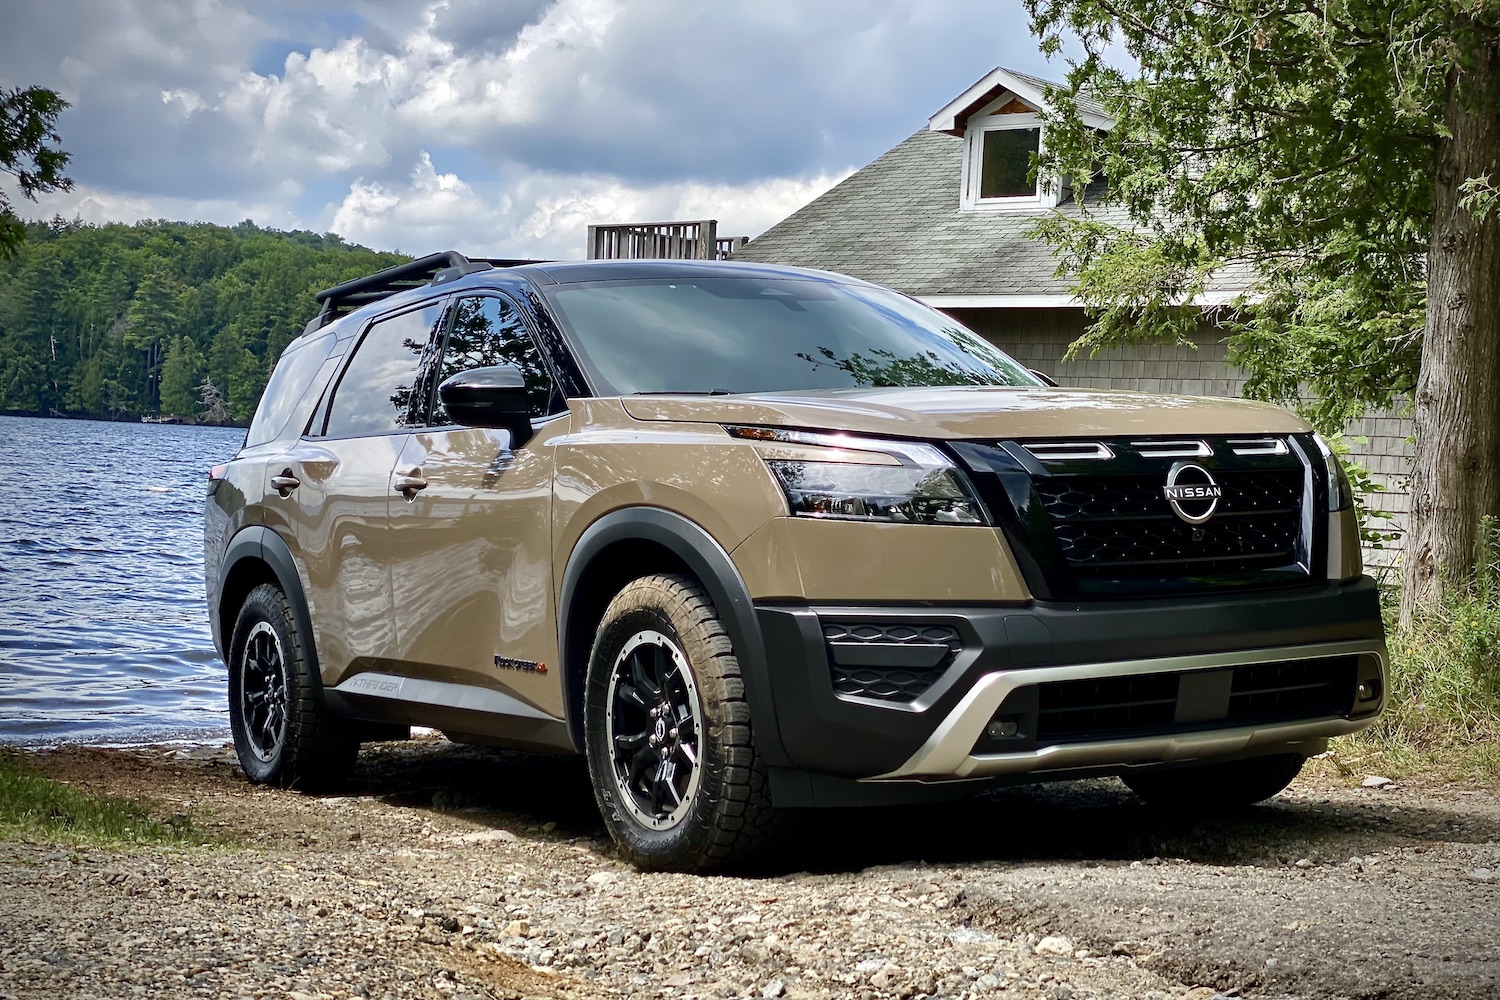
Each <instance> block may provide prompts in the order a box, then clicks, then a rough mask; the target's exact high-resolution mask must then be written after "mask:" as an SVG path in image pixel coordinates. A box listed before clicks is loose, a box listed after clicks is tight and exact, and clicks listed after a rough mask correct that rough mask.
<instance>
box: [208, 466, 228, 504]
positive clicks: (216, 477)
mask: <svg viewBox="0 0 1500 1000" xmlns="http://www.w3.org/2000/svg"><path fill="white" fill-rule="evenodd" d="M227 475H229V463H228V462H224V463H222V464H220V465H216V466H214V467H213V468H212V469H209V470H208V495H209V496H213V495H214V491H215V490H217V489H218V488H219V484H220V483H222V482H223V481H224V477H225V476H227Z"/></svg>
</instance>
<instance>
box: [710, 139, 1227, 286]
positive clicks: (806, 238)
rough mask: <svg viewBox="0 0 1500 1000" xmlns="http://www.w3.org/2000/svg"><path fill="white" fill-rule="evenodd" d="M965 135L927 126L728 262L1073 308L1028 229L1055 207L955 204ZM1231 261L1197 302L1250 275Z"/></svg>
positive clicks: (1117, 216) (1063, 281) (1112, 212)
mask: <svg viewBox="0 0 1500 1000" xmlns="http://www.w3.org/2000/svg"><path fill="white" fill-rule="evenodd" d="M963 150H964V141H963V139H961V138H955V137H953V136H951V135H948V134H946V133H943V132H935V131H932V130H930V129H927V128H924V129H922V130H921V131H920V132H918V133H916V134H915V135H913V136H911V137H910V138H909V139H907V140H906V141H904V142H902V143H901V144H900V145H898V146H896V148H894V149H892V150H890V151H889V152H887V153H885V154H884V155H883V156H881V157H880V158H879V159H877V160H876V161H875V162H874V163H871V164H870V165H869V166H867V167H865V168H864V169H862V170H858V171H856V172H855V173H853V174H851V175H850V176H849V177H847V178H846V179H845V180H844V181H842V182H841V183H839V184H837V185H835V186H834V187H833V188H831V189H830V190H828V191H827V192H825V193H824V194H823V195H821V196H820V197H818V198H816V199H814V200H813V201H812V202H811V203H809V204H807V205H805V206H803V207H802V208H801V209H799V210H797V211H796V212H793V213H792V214H791V215H790V216H788V217H787V218H785V219H783V220H782V221H781V222H779V223H777V224H776V225H774V226H772V227H771V228H770V229H768V230H766V232H764V233H763V234H761V235H760V236H757V237H756V238H755V239H753V240H751V241H750V242H749V243H747V244H745V245H744V246H743V247H741V248H740V249H738V250H736V251H735V253H734V259H735V260H745V261H766V262H771V263H779V264H794V265H797V266H800V267H814V268H823V269H825V270H830V271H839V272H842V273H844V274H848V275H852V276H853V277H856V278H862V279H864V280H866V281H873V282H875V283H877V284H881V285H887V286H889V287H891V288H895V289H899V290H900V291H903V292H906V293H908V294H910V295H914V296H916V297H917V298H919V299H921V300H923V301H924V302H926V303H928V304H929V305H934V306H939V307H943V308H966V307H975V308H980V307H1001V308H1004V307H1010V308H1016V307H1033V306H1034V307H1063V306H1070V305H1072V306H1076V305H1077V304H1078V303H1077V300H1076V299H1074V298H1073V296H1072V293H1071V292H1070V291H1069V287H1070V284H1071V282H1070V280H1069V279H1067V278H1060V277H1057V276H1056V274H1055V271H1056V270H1057V257H1056V255H1055V254H1054V253H1053V252H1052V250H1051V248H1050V247H1048V246H1047V245H1046V244H1045V243H1043V242H1042V241H1040V240H1036V239H1032V238H1030V237H1029V236H1027V235H1026V232H1027V230H1028V229H1029V228H1030V227H1031V225H1032V224H1033V223H1034V222H1035V221H1036V220H1037V218H1039V217H1040V216H1041V215H1042V214H1044V213H1045V212H1059V213H1062V214H1064V215H1078V214H1080V213H1081V211H1082V210H1081V209H1080V207H1079V205H1078V204H1077V203H1076V202H1074V201H1072V200H1069V201H1067V202H1065V203H1063V204H1061V205H1059V206H1058V207H1057V208H1055V209H1046V210H1043V209H1037V210H1035V211H1011V212H965V211H961V210H960V208H959V185H960V183H961V175H962V161H963ZM1085 204H1086V205H1087V207H1088V210H1089V214H1090V217H1091V218H1095V219H1099V220H1100V221H1105V222H1113V223H1116V224H1118V225H1121V226H1128V225H1129V224H1130V223H1129V218H1128V216H1127V215H1126V213H1125V211H1124V209H1121V208H1115V207H1106V206H1103V205H1099V204H1098V203H1097V202H1096V201H1094V199H1093V198H1092V197H1088V198H1086V199H1085ZM1245 278H1246V276H1245V275H1244V274H1243V273H1242V272H1241V271H1240V270H1238V269H1236V270H1235V271H1234V272H1232V273H1231V272H1229V271H1226V272H1224V273H1223V274H1221V275H1220V279H1221V280H1220V282H1219V283H1218V284H1217V285H1216V287H1215V288H1214V290H1213V291H1212V292H1211V294H1209V295H1205V296H1203V297H1202V299H1200V300H1198V301H1197V303H1196V304H1199V305H1212V304H1222V303H1224V302H1227V301H1229V300H1230V299H1231V298H1233V297H1234V295H1235V294H1237V293H1238V292H1239V291H1241V290H1242V289H1243V288H1244V286H1245V284H1247V281H1246V280H1245Z"/></svg>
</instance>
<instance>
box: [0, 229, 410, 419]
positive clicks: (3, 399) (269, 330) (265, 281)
mask: <svg viewBox="0 0 1500 1000" xmlns="http://www.w3.org/2000/svg"><path fill="white" fill-rule="evenodd" d="M26 235H27V241H26V242H25V243H24V244H23V245H22V246H21V247H20V248H19V251H18V252H17V254H16V255H15V256H14V257H12V258H11V259H9V260H0V411H11V412H25V413H40V414H48V413H65V414H72V415H78V416H90V417H108V418H112V419H133V418H137V417H139V416H140V415H142V414H150V413H157V412H162V413H168V414H172V415H173V416H177V417H180V418H184V419H203V420H209V421H212V422H223V421H226V420H234V421H238V422H242V423H243V422H246V421H248V420H249V419H250V417H251V415H252V414H253V413H254V410H255V405H256V402H257V401H258V399H259V396H260V392H261V390H262V388H263V387H264V386H265V383H266V379H267V377H268V376H269V374H270V369H271V366H272V365H273V364H274V363H275V360H276V358H277V357H278V356H279V355H280V353H281V350H282V348H284V347H285V346H286V345H287V344H288V343H289V342H290V341H291V340H292V338H293V337H295V336H297V334H299V333H300V332H301V331H302V328H303V327H304V326H305V325H306V324H307V321H308V320H309V319H311V318H312V317H313V315H314V314H315V313H316V311H317V308H318V305H317V302H316V300H315V299H314V296H315V294H316V293H317V292H318V291H319V290H321V289H323V288H327V287H329V286H330V285H335V284H338V283H339V282H341V281H346V280H348V279H349V278H353V277H358V276H360V275H364V274H369V273H370V272H372V271H376V270H379V269H380V268H383V267H389V266H390V265H391V264H394V263H398V262H400V261H402V260H405V259H406V258H404V257H400V256H398V255H395V254H382V253H376V252H374V251H372V250H368V249H365V248H364V247H358V246H353V245H351V244H348V243H345V242H344V241H342V240H341V239H339V238H338V237H337V236H332V235H329V236H318V235H316V234H314V233H302V232H295V233H285V232H278V231H276V230H269V229H261V228H259V227H257V226H255V225H254V224H253V223H249V222H244V223H241V224H240V225H238V226H235V227H234V228H232V229H226V228H224V227H222V226H211V225H206V224H198V223H175V222H142V223H139V224H136V225H133V226H125V225H107V226H91V225H84V224H83V223H80V222H65V221H63V220H61V219H54V220H52V222H51V223H48V224H46V225H42V224H35V223H33V224H30V225H28V226H27V227H26ZM205 381H206V382H207V383H208V385H210V386H211V387H212V388H213V392H212V393H208V394H206V393H205V389H204V383H205Z"/></svg>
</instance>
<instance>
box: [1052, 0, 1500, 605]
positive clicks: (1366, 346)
mask: <svg viewBox="0 0 1500 1000" xmlns="http://www.w3.org/2000/svg"><path fill="white" fill-rule="evenodd" d="M1026 3H1027V7H1028V9H1029V10H1030V12H1031V15H1032V18H1033V30H1034V31H1035V32H1036V33H1037V34H1038V35H1040V36H1041V38H1042V39H1043V47H1044V50H1045V51H1047V52H1049V53H1056V52H1059V51H1061V48H1062V44H1063V40H1064V39H1065V38H1074V39H1077V40H1078V41H1080V42H1081V44H1082V49H1083V58H1082V59H1081V60H1079V61H1078V62H1077V63H1076V64H1075V65H1074V67H1073V69H1072V70H1071V72H1070V73H1069V74H1068V82H1067V86H1066V87H1064V88H1062V89H1061V90H1060V91H1059V92H1058V93H1056V94H1054V95H1053V101H1052V105H1053V108H1052V111H1051V112H1050V114H1049V116H1048V121H1049V125H1048V130H1047V142H1046V149H1045V151H1044V155H1043V156H1042V163H1041V167H1042V169H1045V170H1047V171H1048V173H1049V174H1054V173H1055V175H1056V176H1061V177H1070V178H1073V179H1074V180H1075V185H1076V186H1075V190H1077V189H1078V187H1081V186H1082V185H1077V183H1076V182H1077V181H1078V179H1084V178H1092V177H1095V176H1098V175H1099V174H1101V173H1102V174H1103V175H1105V176H1107V177H1108V179H1109V188H1108V193H1107V195H1106V196H1105V198H1106V200H1107V201H1108V202H1110V203H1113V204H1114V205H1115V206H1118V207H1119V208H1121V209H1123V210H1124V212H1125V214H1126V215H1127V216H1128V219H1127V221H1126V222H1125V223H1124V224H1122V225H1111V224H1109V223H1108V221H1107V220H1106V219H1104V218H1102V217H1100V216H1098V215H1093V216H1085V217H1083V218H1077V217H1074V218H1071V219H1070V218H1067V217H1064V216H1061V215H1054V216H1052V217H1049V218H1047V219H1045V220H1044V221H1043V222H1042V223H1041V224H1039V225H1038V226H1037V227H1036V232H1038V233H1040V234H1042V235H1043V236H1045V237H1046V238H1047V239H1049V240H1051V241H1052V242H1053V243H1054V244H1055V245H1056V247H1057V248H1058V250H1059V252H1060V256H1061V258H1062V264H1063V268H1064V269H1065V270H1067V271H1071V272H1072V273H1074V274H1075V275H1076V277H1077V290H1078V293H1079V295H1080V297H1081V298H1082V299H1083V301H1084V302H1085V303H1086V304H1087V305H1089V306H1090V307H1092V308H1093V309H1094V310H1095V311H1096V313H1097V315H1098V322H1097V324H1096V326H1095V327H1094V329H1093V331H1092V332H1091V333H1090V335H1089V336H1088V337H1086V338H1085V340H1084V341H1083V342H1082V343H1081V345H1080V346H1082V347H1084V348H1089V347H1097V346H1101V345H1107V344H1110V343H1117V342H1125V341H1132V340H1138V339H1142V338H1148V337H1160V336H1166V337H1169V338H1173V337H1175V338H1183V337H1184V336H1185V334H1186V331H1187V330H1189V329H1190V328H1191V327H1192V326H1194V325H1196V324H1197V323H1198V322H1199V320H1200V316H1199V314H1198V312H1197V311H1196V310H1187V309H1183V308H1182V307H1181V306H1180V305H1179V303H1181V302H1183V301H1185V300H1188V299H1191V298H1192V297H1193V296H1194V295H1195V294H1197V293H1198V292H1201V291H1202V290H1203V289H1204V288H1205V287H1206V286H1207V283H1208V281H1209V279H1210V276H1211V275H1213V274H1214V273H1215V272H1218V271H1220V270H1222V269H1223V268H1224V267H1225V266H1226V265H1231V264H1235V265H1244V266H1246V267H1247V269H1249V270H1250V271H1251V272H1252V273H1254V274H1255V275H1256V276H1257V279H1256V280H1257V287H1256V289H1255V294H1254V295H1253V296H1252V301H1250V302H1248V303H1247V304H1246V305H1245V307H1244V308H1242V309H1240V310H1238V311H1236V312H1233V313H1231V314H1230V316H1229V317H1228V322H1227V323H1226V324H1225V329H1226V333H1229V334H1230V335H1231V338H1230V343H1229V346H1230V360H1231V361H1233V362H1235V363H1238V364H1241V365H1243V366H1245V367H1246V368H1247V369H1248V371H1249V375H1250V383H1249V386H1248V387H1247V391H1248V392H1250V393H1252V394H1256V395H1260V396H1262V397H1265V398H1273V399H1281V400H1286V401H1291V402H1299V401H1300V398H1301V396H1302V395H1303V394H1304V392H1306V391H1308V390H1311V392H1312V393H1313V394H1314V395H1315V396H1316V397H1317V402H1316V403H1315V404H1313V405H1312V406H1310V407H1309V408H1308V412H1309V414H1310V416H1311V417H1312V418H1313V419H1314V421H1315V422H1317V423H1319V424H1320V425H1322V426H1323V427H1324V428H1325V429H1332V428H1334V427H1337V426H1340V425H1342V423H1343V422H1344V421H1345V420H1347V419H1348V418H1349V417H1351V416H1354V415H1357V414H1358V413H1360V412H1362V411H1363V409H1364V408H1365V407H1366V406H1370V405H1382V406H1383V405H1388V404H1390V403H1391V402H1393V401H1394V400H1396V399H1398V398H1402V397H1405V398H1407V399H1409V400H1410V402H1411V405H1412V407H1413V410H1414V417H1415V423H1416V460H1415V464H1414V468H1413V477H1412V482H1411V497H1412V522H1411V531H1410V533H1409V534H1408V536H1407V542H1406V557H1405V560H1404V573H1405V576H1404V585H1403V587H1402V614H1403V617H1409V616H1410V615H1411V614H1412V613H1413V612H1414V611H1415V610H1418V609H1430V608H1433V607H1435V606H1436V605H1437V604H1438V602H1439V600H1440V597H1441V590H1442V585H1444V584H1445V583H1453V584H1458V585H1463V584H1464V582H1465V581H1468V580H1471V579H1473V577H1474V572H1473V571H1474V568H1475V559H1476V554H1477V553H1478V552H1479V546H1478V545H1477V543H1478V542H1479V541H1480V535H1481V532H1482V531H1483V525H1484V523H1486V518H1494V517H1500V280H1497V279H1500V0H1359V2H1355V0H1327V2H1323V3H1318V4H1307V3H1304V2H1301V0H1225V2H1214V3H1187V4H1185V3H1181V2H1178V0H1026ZM1111 47H1117V50H1118V49H1123V51H1124V52H1125V53H1126V54H1127V55H1128V56H1129V57H1130V58H1131V59H1132V60H1133V61H1134V63H1135V64H1136V66H1138V67H1139V71H1138V72H1136V71H1132V72H1130V73H1125V72H1122V71H1120V70H1118V69H1115V68H1112V67H1111V66H1109V65H1108V64H1107V63H1106V62H1105V61H1104V58H1103V57H1104V55H1105V53H1106V52H1107V51H1108V50H1110V49H1111ZM1080 104H1084V105H1086V106H1095V105H1098V104H1102V105H1103V107H1104V110H1105V111H1106V113H1107V115H1108V117H1110V118H1111V119H1112V120H1113V122H1114V124H1113V126H1112V127H1111V128H1109V129H1106V130H1100V129H1096V128H1091V127H1089V126H1088V125H1087V124H1086V123H1085V122H1084V120H1083V116H1082V114H1080V110H1079V109H1080Z"/></svg>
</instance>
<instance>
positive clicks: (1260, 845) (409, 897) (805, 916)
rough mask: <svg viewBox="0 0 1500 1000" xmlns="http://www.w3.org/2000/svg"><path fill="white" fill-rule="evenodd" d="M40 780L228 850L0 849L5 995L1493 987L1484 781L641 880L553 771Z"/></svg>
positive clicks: (140, 755) (1042, 790) (112, 756)
mask: <svg viewBox="0 0 1500 1000" xmlns="http://www.w3.org/2000/svg"><path fill="white" fill-rule="evenodd" d="M33 759H34V762H35V764H36V765H37V766H38V767H39V768H40V769H41V770H42V771H43V772H45V773H47V774H50V775H51V776H53V777H57V778H60V779H63V780H67V781H69V782H73V783H76V784H80V785H86V786H89V787H92V788H96V789H98V790H100V791H105V792H109V793H111V794H117V795H129V796H135V797H140V798H144V799H148V800H150V801H151V802H153V803H155V805H156V807H157V808H159V809H160V810H161V812H162V814H163V815H164V816H165V815H170V814H172V813H176V812H184V811H186V812H189V813H191V815H192V816H193V818H194V821H195V823H196V824H197V825H198V826H199V827H200V828H208V829H222V830H223V831H225V832H226V833H229V834H232V835H234V836H235V837H236V838H238V840H239V846H235V847H230V848H193V849H160V848H144V849H136V850H130V851H104V850H100V849H97V848H90V849H77V850H75V849H69V848H59V847H56V846H51V845H36V844H22V843H16V842H11V843H4V844H0V997H13V998H17V1000H19V998H22V997H26V998H30V997H37V998H47V1000H55V998H58V997H121V996H135V995H140V996H195V997H196V996H206V997H218V996H229V997H242V996H274V997H294V998H298V1000H305V998H307V997H352V996H370V997H428V996H441V997H476V998H478V997H496V998H498V997H543V998H562V1000H571V998H575V997H592V996H629V997H730V996H750V997H778V996H786V997H793V998H795V997H919V996H923V995H927V996H942V997H954V998H957V997H972V998H978V997H989V996H996V997H1005V996H1015V997H1044V998H1047V1000H1085V998H1092V997H1153V998H1157V1000H1160V998H1166V997H1183V996H1188V997H1192V998H1194V1000H1206V998H1209V997H1213V996H1216V995H1218V996H1234V995H1238V996H1245V997H1318V998H1324V997H1327V998H1334V997H1372V998H1373V997H1382V998H1399V997H1411V998H1418V997H1421V998H1424V1000H1425V998H1432V997H1473V998H1491V997H1496V996H1500V787H1497V786H1495V785H1473V784H1469V785H1451V784H1450V785H1438V784H1430V785H1429V784H1422V783H1397V784H1395V785H1391V786H1387V787H1385V788H1382V789H1365V788H1360V787H1347V785H1348V784H1349V783H1348V782H1345V781H1343V780H1341V779H1336V778H1333V777H1330V776H1329V775H1328V774H1327V773H1326V772H1325V773H1314V774H1312V775H1309V776H1304V778H1302V779H1300V780H1299V781H1298V782H1297V784H1296V785H1294V786H1293V789H1292V791H1291V792H1290V793H1288V794H1287V795H1286V796H1284V797H1282V798H1281V799H1278V800H1276V802H1274V803H1273V804H1271V805H1268V806H1263V807H1260V808H1257V809H1252V810H1247V811H1245V812H1243V813H1240V814H1237V815H1234V816H1231V817H1228V818H1223V817H1220V818H1206V817H1205V818H1192V817H1188V818H1181V817H1169V816H1164V815H1161V814H1157V813H1155V812H1152V811H1150V810H1147V809H1145V808H1143V807H1141V806H1140V805H1139V804H1137V802H1136V801H1135V800H1134V798H1133V797H1132V796H1130V795H1129V793H1127V792H1126V791H1125V790H1124V788H1123V786H1120V785H1118V784H1117V783H1114V782H1108V781H1093V782H1081V783H1073V784H1069V785H1056V786H1046V787H1039V788H1026V789H1014V790H1007V791H1002V792H994V793H990V794H987V795H986V796H984V797H982V798H977V799H973V800H970V801H966V802H963V803H959V804H955V805H951V806H943V807H924V808H914V809H903V810H872V811H850V812H830V813H825V814H818V815H816V816H815V817H813V818H812V819H811V820H810V821H809V822H808V823H806V824H805V826H804V827H803V829H802V831H801V833H800V835H799V837H798V839H797V841H796V842H795V843H794V844H793V845H791V846H790V847H789V848H788V850H787V851H786V852H785V853H784V855H783V857H781V858H780V859H778V860H777V861H776V862H775V864H774V865H773V867H772V868H771V869H770V870H768V871H766V872H763V873H760V874H757V875H755V876H752V877H691V876H677V875H650V876H646V875H640V874H638V873H636V872H635V871H634V870H632V869H630V868H628V867H627V866H625V865H623V864H622V863H621V862H620V861H619V860H618V858H617V857H616V856H615V855H614V853H613V851H612V850H611V848H610V845H609V843H608V840H607V837H606V836H605V833H604V830H603V827H602V824H601V823H600V821H599V818H598V815H597V814H596V813H595V811H594V805H593V800H592V797H591V795H590V793H589V788H588V783H587V778H586V776H585V774H584V772H583V770H582V768H581V766H580V765H579V764H578V762H576V761H569V760H556V759H550V758H538V757H529V756H524V755H519V754H507V753H497V752H493V751H481V750H475V749H470V748H463V747H456V746H453V745H451V744H447V743H445V742H442V741H434V740H427V741H415V742H412V743H407V744H390V745H385V746H381V747H376V748H371V749H367V751H366V752H365V753H364V754H363V755H362V757H361V763H360V767H359V771H358V774H357V776H356V781H355V784H354V786H353V787H352V788H351V789H350V791H349V792H348V793H346V794H344V795H341V796H326V797H311V796H303V795H299V794H295V793H288V792H276V791H270V790H266V789H259V788H253V787H251V786H249V785H247V784H246V783H245V782H244V780H243V778H242V777H241V776H240V774H239V771H238V769H237V768H236V767H235V766H234V765H233V763H232V755H230V754H229V753H228V752H227V751H224V750H218V749H214V750H198V751H174V750H169V749H166V748H161V749H151V750H140V751H119V750H98V749H65V750H61V751H56V752H50V753H43V754H37V755H34V758H33Z"/></svg>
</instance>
